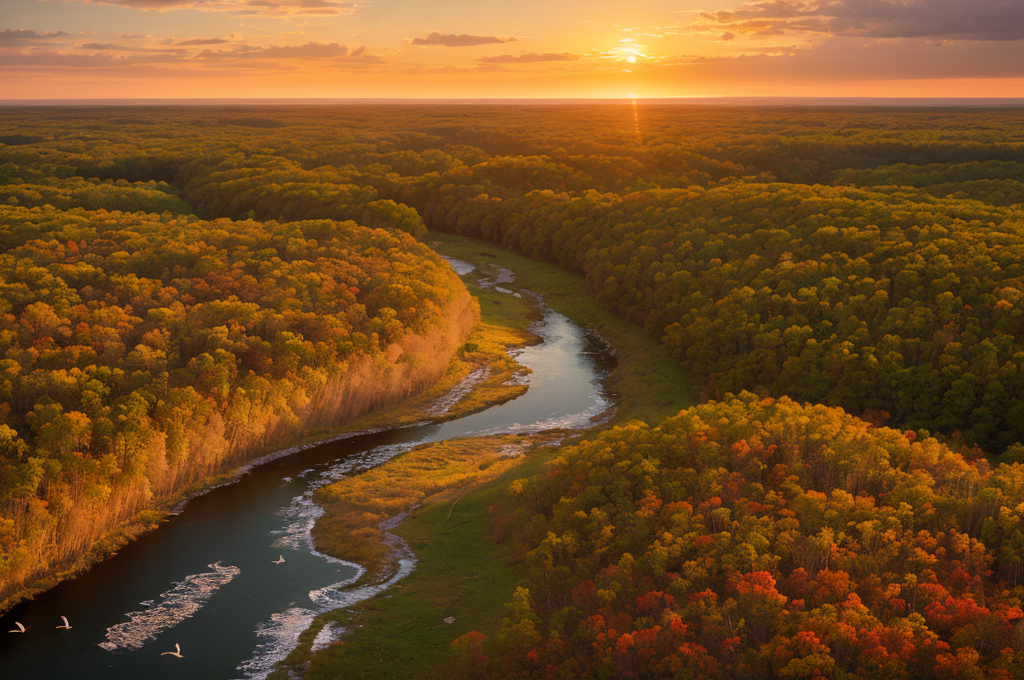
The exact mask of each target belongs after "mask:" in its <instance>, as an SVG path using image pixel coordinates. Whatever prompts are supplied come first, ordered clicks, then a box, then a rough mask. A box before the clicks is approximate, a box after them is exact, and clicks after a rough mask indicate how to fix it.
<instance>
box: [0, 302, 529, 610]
mask: <svg viewBox="0 0 1024 680" xmlns="http://www.w3.org/2000/svg"><path fill="white" fill-rule="evenodd" d="M457 302H458V303H459V304H457V305H453V307H452V313H451V314H442V318H443V319H446V320H447V321H448V323H447V325H443V326H439V327H437V328H434V329H431V330H429V331H427V332H426V333H425V334H424V335H422V336H420V335H413V334H410V335H407V336H405V337H404V338H402V339H401V340H400V341H398V344H396V345H395V347H396V348H399V351H398V352H396V353H394V354H393V356H389V357H388V358H387V360H386V361H385V362H384V363H381V362H378V363H377V364H374V365H373V366H371V367H367V366H363V365H361V364H358V363H357V364H356V365H355V367H354V368H353V370H352V373H353V380H352V381H351V382H352V385H346V384H345V383H346V381H345V379H341V380H339V381H336V382H335V383H333V384H328V385H327V386H325V387H324V390H323V392H324V394H323V395H322V396H323V399H322V400H321V401H323V402H324V403H323V404H319V405H318V406H315V407H314V406H311V407H310V408H309V409H308V413H307V416H308V417H307V418H305V422H307V423H309V424H307V425H303V420H301V419H300V422H299V423H298V424H295V425H292V426H289V427H285V426H282V427H280V428H277V429H274V428H271V430H268V431H270V432H271V434H268V435H266V437H265V442H266V443H265V444H264V445H262V446H256V445H255V444H253V445H251V446H249V447H248V453H246V451H235V452H233V453H228V454H225V460H224V461H223V463H222V465H223V466H224V467H223V468H222V469H221V470H217V471H212V472H211V473H210V474H207V475H206V476H204V477H201V478H199V479H197V480H196V481H194V482H192V483H190V484H189V485H188V486H186V487H183V488H181V489H179V490H178V491H176V492H175V493H173V494H168V495H164V496H160V497H158V498H156V499H155V500H154V501H153V505H152V507H149V508H145V509H143V510H141V511H139V512H137V513H136V514H135V515H134V516H132V517H131V518H129V519H127V520H126V521H123V522H120V523H119V524H117V525H114V526H113V527H111V528H110V529H109V530H107V531H106V532H105V533H104V534H103V535H101V536H100V537H99V538H98V539H97V540H95V541H94V542H93V543H92V545H91V546H90V548H89V549H88V550H87V551H85V552H84V553H83V554H81V555H80V556H78V557H77V558H76V559H74V560H73V561H71V560H69V561H68V562H66V563H63V564H60V565H55V566H54V567H52V568H50V569H48V570H41V571H40V572H39V573H38V574H37V575H36V576H35V577H33V578H32V579H31V580H29V581H27V582H25V583H24V584H23V585H22V586H20V587H19V588H17V589H16V590H14V589H12V590H10V591H9V592H10V594H9V595H7V596H6V597H4V598H3V599H0V615H3V614H5V613H6V612H8V611H9V610H11V609H12V608H13V607H15V606H16V605H18V604H19V603H20V602H24V601H26V600H30V599H32V598H34V597H35V596H37V595H38V594H39V593H42V592H44V591H47V590H49V589H51V588H53V587H54V586H56V585H58V584H59V583H61V582H63V581H65V580H68V579H72V578H75V577H76V576H78V575H79V574H81V573H83V572H85V571H87V570H88V569H90V568H92V567H94V566H95V565H96V564H98V563H100V562H102V561H104V560H106V559H108V558H110V557H112V556H114V555H116V554H117V553H118V551H120V550H121V549H122V548H124V547H125V546H126V545H128V544H129V543H131V542H132V541H134V540H136V539H138V538H139V537H140V536H142V535H143V534H145V533H147V532H149V531H152V530H153V529H155V528H157V527H158V526H160V524H161V522H163V521H165V520H166V519H167V518H168V517H169V516H171V515H174V514H176V513H177V512H178V511H179V510H180V509H181V508H182V507H183V506H184V505H185V504H186V503H187V502H188V501H190V500H191V499H194V498H196V497H197V496H200V495H202V494H205V493H207V492H209V491H211V490H213V489H215V488H217V487H219V486H222V485H224V484H227V483H231V482H232V481H234V480H236V479H237V478H238V477H239V476H240V475H242V474H244V473H245V472H247V471H248V470H250V469H252V468H253V467H254V466H258V465H261V464H263V463H265V462H267V461H269V460H272V459H274V458H276V457H279V456H281V455H288V454H289V453H291V452H294V451H297V450H300V449H303V448H308V447H311V446H315V445H318V444H321V443H325V442H329V441H332V440H335V439H337V438H339V437H341V436H343V435H345V434H348V433H354V432H359V431H363V430H367V429H373V425H372V424H370V423H372V422H373V420H374V419H375V418H377V417H378V415H379V414H382V413H384V414H389V415H388V416H387V418H388V419H389V420H388V422H391V420H390V418H391V415H390V414H391V413H392V412H393V411H395V410H396V409H397V410H401V409H403V408H405V409H408V410H409V411H410V412H412V413H416V412H418V411H417V410H416V408H417V407H416V406H415V405H418V404H421V403H433V402H434V401H436V400H437V399H438V398H440V397H441V396H443V395H445V394H447V393H448V392H449V391H450V390H451V389H452V387H453V385H455V384H457V383H458V381H459V380H461V379H462V378H464V377H465V375H466V374H467V373H469V372H471V371H473V370H476V369H487V370H488V371H489V373H490V375H489V377H488V378H487V379H486V380H484V381H483V386H490V387H491V389H490V390H488V391H485V392H483V393H482V394H483V395H486V398H489V399H491V400H493V401H491V402H485V401H484V399H483V397H481V398H480V399H479V402H480V403H478V404H476V405H475V408H477V409H481V408H486V407H487V406H489V405H493V404H494V403H501V401H503V400H504V401H507V400H509V399H513V398H515V397H516V396H518V395H519V394H521V393H522V392H523V391H525V387H513V386H509V387H507V388H503V387H500V381H503V380H507V379H508V377H509V376H514V375H515V372H516V370H517V365H516V364H515V362H514V361H513V360H510V359H509V357H508V352H507V349H508V348H509V347H514V346H521V345H523V344H528V343H530V342H535V341H536V339H535V338H533V336H531V335H530V334H528V333H519V332H510V331H506V330H503V329H498V328H493V327H491V326H488V325H482V324H480V323H479V311H478V309H477V308H476V307H475V305H474V304H473V303H472V299H471V297H470V295H469V293H468V291H463V292H462V293H461V294H460V296H459V298H458V300H457ZM474 321H475V322H476V323H475V324H474ZM401 345H408V347H400V346H401ZM435 354H437V355H441V356H450V358H451V360H450V362H449V363H448V365H447V367H446V368H445V367H444V366H436V364H437V359H436V357H435V356H434V355H435ZM403 355H404V356H408V357H412V360H411V361H404V360H403V361H399V357H400V356H403ZM364 363H365V362H364ZM399 374H402V375H404V376H407V377H409V380H408V381H407V382H408V387H407V388H403V387H402V386H401V385H398V384H396V380H397V378H398V376H399ZM410 376H411V377H410ZM503 376H504V377H503ZM496 380H497V381H499V386H494V385H493V383H494V381H496ZM410 389H411V390H412V392H413V393H412V395H411V396H407V394H408V390H410ZM317 401H318V400H311V404H312V403H313V402H317ZM348 402H352V403H351V404H349V403H348ZM407 402H412V404H413V406H406V403H407ZM330 404H334V406H330ZM472 407H473V405H472V404H465V405H462V406H461V407H460V409H459V410H458V411H456V412H455V413H452V414H448V413H438V414H426V415H425V416H424V417H422V418H419V419H418V420H417V421H416V422H440V421H444V420H448V419H450V418H452V417H457V416H458V414H459V413H463V412H466V411H465V409H467V408H472ZM367 409H370V410H369V412H368V413H367V414H366V415H359V413H360V412H361V411H366V410H367ZM327 413H333V414H334V416H335V417H336V418H337V419H338V420H342V421H345V424H344V425H340V426H336V425H328V426H325V425H322V424H319V425H318V424H316V423H323V422H324V421H326V420H328V416H327ZM401 424H405V423H404V422H403V423H401Z"/></svg>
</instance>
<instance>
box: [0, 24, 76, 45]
mask: <svg viewBox="0 0 1024 680" xmlns="http://www.w3.org/2000/svg"><path fill="white" fill-rule="evenodd" d="M68 35H70V34H69V33H65V32H64V31H32V30H29V29H27V28H7V29H4V30H2V31H0V47H16V46H20V45H39V44H41V43H48V42H50V41H52V40H53V39H54V38H64V37H67V36H68Z"/></svg>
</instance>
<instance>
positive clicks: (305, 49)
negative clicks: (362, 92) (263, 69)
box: [198, 42, 365, 59]
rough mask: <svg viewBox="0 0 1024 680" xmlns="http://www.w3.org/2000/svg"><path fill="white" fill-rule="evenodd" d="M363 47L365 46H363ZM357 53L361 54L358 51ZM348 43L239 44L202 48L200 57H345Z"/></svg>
mask: <svg viewBox="0 0 1024 680" xmlns="http://www.w3.org/2000/svg"><path fill="white" fill-rule="evenodd" d="M363 49H365V48H363ZM359 54H362V51H360V53H359ZM347 56H348V45H339V44H338V43H315V42H308V43H306V44H305V45H269V46H267V47H254V46H252V45H239V46H238V47H236V48H234V49H230V50H217V51H214V50H203V51H202V52H200V53H199V55H198V57H199V58H200V59H324V58H331V57H347Z"/></svg>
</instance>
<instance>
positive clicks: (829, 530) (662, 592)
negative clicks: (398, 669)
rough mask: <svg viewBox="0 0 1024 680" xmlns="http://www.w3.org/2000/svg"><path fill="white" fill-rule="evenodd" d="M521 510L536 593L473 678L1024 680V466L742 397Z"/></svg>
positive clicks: (469, 649)
mask: <svg viewBox="0 0 1024 680" xmlns="http://www.w3.org/2000/svg"><path fill="white" fill-rule="evenodd" d="M512 492H513V494H515V495H516V496H517V497H518V499H519V500H518V502H517V504H516V507H515V508H514V510H513V511H512V512H511V513H507V514H504V515H501V516H499V518H498V520H497V531H498V533H499V537H502V538H503V539H504V540H507V541H512V542H513V543H515V544H516V545H517V546H518V550H519V551H520V552H522V553H523V554H524V555H525V560H526V563H527V565H528V569H529V576H528V579H527V584H526V585H525V586H523V587H520V588H519V589H518V590H517V591H516V593H515V596H514V597H513V599H512V601H511V602H509V604H508V605H507V610H508V611H507V616H506V618H505V620H504V624H503V625H502V628H501V632H500V633H499V634H498V635H497V636H496V638H495V639H494V640H490V641H485V640H484V638H483V636H482V635H481V634H480V633H475V632H474V633H470V634H468V635H466V636H464V637H463V638H461V639H460V640H457V641H456V644H455V645H454V646H455V648H456V650H457V651H458V652H459V653H460V655H461V656H462V658H463V659H464V663H466V664H467V668H474V667H475V670H474V671H473V672H474V673H475V674H476V675H479V676H484V675H487V676H490V677H506V678H507V677H547V678H573V677H588V678H614V677H625V678H669V677H673V678H684V677H686V678H688V677H698V678H740V677H744V678H768V677H776V678H808V679H810V678H826V677H830V678H831V677H835V678H879V677H884V678H965V679H966V678H982V677H986V678H1011V677H1019V670H1018V669H1019V668H1020V664H1021V662H1022V660H1024V651H1022V647H1021V629H1022V626H1021V623H1022V621H1024V611H1022V609H1021V606H1022V597H1024V579H1022V577H1024V571H1022V552H1021V548H1022V541H1024V534H1022V533H1021V519H1022V515H1021V513H1022V512H1024V466H1022V465H1021V464H1019V463H1015V464H1013V465H1000V466H999V467H998V468H996V469H995V470H991V469H990V468H989V465H988V464H987V462H986V461H984V460H980V461H976V462H975V463H970V462H967V461H965V460H964V459H963V457H962V456H960V455H959V454H957V453H955V452H953V451H950V450H949V448H948V447H946V446H944V445H942V444H940V443H939V442H937V441H935V440H934V439H920V438H918V436H917V433H915V432H913V431H906V432H900V431H898V430H893V429H890V428H875V427H872V426H871V425H870V424H869V423H866V422H864V421H861V420H858V419H856V418H853V417H851V416H850V415H848V414H846V413H844V412H843V411H842V410H840V409H837V408H828V407H825V406H809V405H808V406H800V405H799V404H796V403H795V402H793V401H791V400H789V399H786V398H784V399H779V400H774V399H771V398H767V399H760V398H758V397H756V396H754V395H752V394H750V393H744V394H741V395H740V396H738V397H732V396H730V397H729V398H727V399H726V400H724V401H721V402H709V403H707V404H704V405H701V406H697V407H693V408H691V409H689V410H687V411H684V412H682V413H680V414H679V415H678V416H676V417H674V418H669V419H667V420H665V421H664V422H662V423H660V424H659V425H658V426H657V427H651V426H648V425H646V424H643V423H639V422H634V423H629V424H627V425H624V426H621V427H617V428H614V429H612V430H610V431H608V432H605V433H604V434H602V435H601V436H599V437H597V438H595V439H594V440H592V441H588V442H585V443H583V444H580V445H579V446H575V447H572V448H569V449H567V450H564V451H563V452H561V455H560V456H559V457H558V458H557V459H556V460H554V461H552V462H551V463H550V464H549V467H548V470H547V472H546V473H545V474H544V475H541V476H537V477H535V478H533V479H531V480H528V481H525V482H524V481H517V482H513V487H512ZM488 655H490V658H488Z"/></svg>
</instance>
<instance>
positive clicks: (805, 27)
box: [695, 0, 1024, 40]
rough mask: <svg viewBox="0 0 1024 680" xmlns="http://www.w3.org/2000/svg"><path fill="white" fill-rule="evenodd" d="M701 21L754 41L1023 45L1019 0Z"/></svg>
mask: <svg viewBox="0 0 1024 680" xmlns="http://www.w3.org/2000/svg"><path fill="white" fill-rule="evenodd" d="M701 17H702V21H698V22H697V24H696V25H695V27H696V28H698V29H701V28H703V29H704V30H712V31H716V32H717V31H722V30H723V29H724V30H726V31H728V32H733V33H738V34H739V33H745V34H749V35H753V36H755V37H768V36H778V35H794V34H809V35H814V34H817V35H823V36H855V37H868V38H946V39H950V40H1021V39H1024V2H1021V0H753V1H751V2H747V3H746V4H744V5H741V6H740V7H739V8H738V9H735V10H722V11H718V12H705V13H702V14H701Z"/></svg>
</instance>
